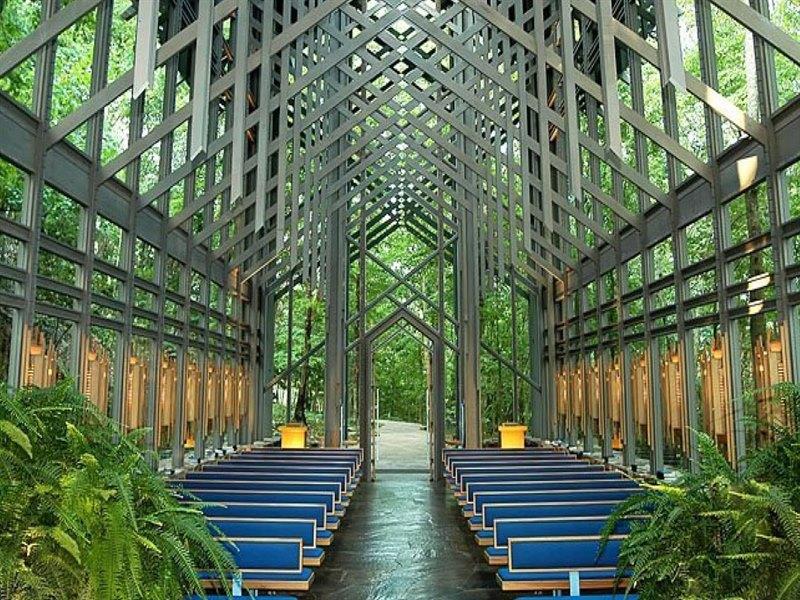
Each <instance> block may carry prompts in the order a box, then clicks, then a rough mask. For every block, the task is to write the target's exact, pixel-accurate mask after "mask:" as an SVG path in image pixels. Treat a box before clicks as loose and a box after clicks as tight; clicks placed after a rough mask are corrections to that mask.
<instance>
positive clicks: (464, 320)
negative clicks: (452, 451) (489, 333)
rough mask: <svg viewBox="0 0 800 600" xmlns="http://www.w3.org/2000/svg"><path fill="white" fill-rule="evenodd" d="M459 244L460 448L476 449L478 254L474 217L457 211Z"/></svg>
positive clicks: (478, 406)
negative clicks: (461, 425) (461, 428)
mask: <svg viewBox="0 0 800 600" xmlns="http://www.w3.org/2000/svg"><path fill="white" fill-rule="evenodd" d="M460 213H461V214H460V218H459V222H460V230H461V231H460V235H459V239H458V243H459V252H458V258H459V273H460V277H459V295H460V298H459V303H458V305H459V310H460V313H459V316H458V321H459V326H460V334H461V335H459V339H458V344H459V349H460V351H459V354H460V355H461V360H460V361H459V368H460V377H461V381H462V384H463V386H464V388H463V394H464V398H463V400H464V432H465V436H464V438H465V439H464V446H465V447H467V448H479V447H481V445H482V437H481V429H482V427H481V403H480V380H479V377H480V344H481V342H480V321H479V311H478V301H479V297H480V294H479V290H478V252H477V247H476V246H477V245H476V243H475V226H476V225H475V217H474V215H473V214H472V213H471V212H469V211H467V210H465V209H463V208H462V209H461V210H460Z"/></svg>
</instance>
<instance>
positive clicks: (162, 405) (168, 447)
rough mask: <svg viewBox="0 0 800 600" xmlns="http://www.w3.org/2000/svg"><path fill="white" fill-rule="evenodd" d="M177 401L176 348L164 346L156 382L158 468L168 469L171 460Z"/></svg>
mask: <svg viewBox="0 0 800 600" xmlns="http://www.w3.org/2000/svg"><path fill="white" fill-rule="evenodd" d="M177 401H178V348H177V347H175V346H174V345H173V344H171V343H165V344H164V351H163V352H162V355H161V376H160V379H159V382H158V417H157V419H158V435H157V439H156V448H157V449H158V458H159V466H160V467H163V468H168V467H169V466H171V464H172V463H171V459H172V436H173V431H174V427H175V417H176V415H177V411H176V410H175V408H176V405H177Z"/></svg>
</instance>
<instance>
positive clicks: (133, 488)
mask: <svg viewBox="0 0 800 600" xmlns="http://www.w3.org/2000/svg"><path fill="white" fill-rule="evenodd" d="M0 424H3V425H2V427H0V522H2V523H3V527H2V528H0V598H3V599H4V600H5V599H6V598H7V599H9V600H50V599H55V598H57V599H59V600H84V599H86V600H106V599H107V600H140V599H141V600H144V599H147V600H151V599H152V600H178V599H180V598H183V597H185V595H186V594H188V593H199V594H202V593H203V590H202V587H201V585H200V582H199V581H198V579H197V576H196V572H197V571H198V570H207V571H214V572H220V573H230V572H231V571H233V570H234V569H235V565H234V563H233V561H232V558H231V557H230V555H229V554H228V553H227V552H226V551H225V549H224V548H223V547H222V546H221V545H220V544H219V543H218V542H217V541H216V540H215V539H214V537H213V535H212V532H211V531H210V530H209V529H208V527H207V526H206V522H205V519H204V517H203V514H202V512H201V511H200V510H198V509H196V508H194V507H191V506H184V505H181V504H179V503H178V502H177V500H176V498H175V497H174V495H173V494H172V492H171V491H170V489H169V488H168V486H167V485H166V484H165V482H164V481H163V480H162V479H161V478H160V477H159V476H158V475H157V474H156V473H155V472H153V470H152V469H151V468H150V462H149V457H148V456H146V455H144V454H143V453H142V452H141V449H140V443H141V441H142V439H143V438H144V436H145V435H146V431H143V430H137V431H134V432H132V433H130V434H127V435H126V434H125V433H124V432H122V431H121V430H120V429H119V428H118V427H116V426H115V425H114V424H113V423H112V422H110V420H109V419H107V418H106V417H105V415H102V414H100V413H98V412H97V411H96V410H95V409H94V407H93V406H92V405H91V404H89V403H88V402H87V401H86V400H85V398H83V397H82V396H81V395H79V394H78V393H77V392H76V391H75V389H74V386H73V385H72V384H71V383H68V382H65V383H62V384H59V385H58V386H55V387H53V388H50V389H47V390H38V389H26V390H21V391H18V392H16V393H13V394H12V393H9V392H8V391H6V390H2V391H0ZM26 440H27V442H28V443H26ZM226 591H227V590H226Z"/></svg>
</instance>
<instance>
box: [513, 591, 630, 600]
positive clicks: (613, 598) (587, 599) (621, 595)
mask: <svg viewBox="0 0 800 600" xmlns="http://www.w3.org/2000/svg"><path fill="white" fill-rule="evenodd" d="M517 600H542V597H541V596H520V597H519V598H517ZM558 600H639V594H628V595H627V596H626V595H625V592H622V591H620V592H617V593H616V594H613V595H609V594H601V595H599V596H594V595H592V596H558Z"/></svg>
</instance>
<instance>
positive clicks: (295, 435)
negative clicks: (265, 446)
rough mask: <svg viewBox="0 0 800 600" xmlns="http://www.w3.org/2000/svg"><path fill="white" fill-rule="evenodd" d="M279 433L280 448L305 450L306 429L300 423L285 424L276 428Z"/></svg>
mask: <svg viewBox="0 0 800 600" xmlns="http://www.w3.org/2000/svg"><path fill="white" fill-rule="evenodd" d="M278 431H280V433H281V448H305V447H306V432H307V431H308V427H306V426H305V425H303V424H302V423H287V424H286V425H281V426H280V427H278Z"/></svg>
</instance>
